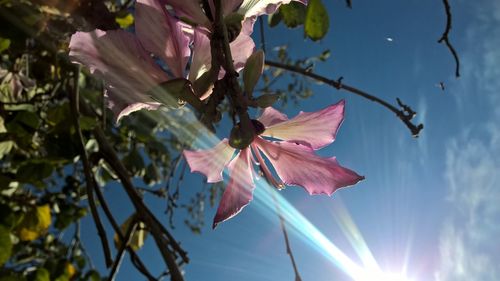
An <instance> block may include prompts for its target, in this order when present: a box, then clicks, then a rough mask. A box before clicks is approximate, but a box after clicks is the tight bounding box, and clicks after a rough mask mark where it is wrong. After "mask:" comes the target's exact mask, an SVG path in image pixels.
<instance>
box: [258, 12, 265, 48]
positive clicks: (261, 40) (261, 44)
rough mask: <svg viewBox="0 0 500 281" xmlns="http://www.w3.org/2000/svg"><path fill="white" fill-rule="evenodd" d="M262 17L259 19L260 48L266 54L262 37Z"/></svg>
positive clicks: (263, 36) (263, 37)
mask: <svg viewBox="0 0 500 281" xmlns="http://www.w3.org/2000/svg"><path fill="white" fill-rule="evenodd" d="M263 18H264V17H259V27H260V48H261V49H262V51H264V53H265V52H266V38H265V35H264V20H263Z"/></svg>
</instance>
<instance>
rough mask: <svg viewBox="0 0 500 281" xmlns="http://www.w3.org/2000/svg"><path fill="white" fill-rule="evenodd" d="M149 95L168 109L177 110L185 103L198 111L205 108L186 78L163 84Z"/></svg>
mask: <svg viewBox="0 0 500 281" xmlns="http://www.w3.org/2000/svg"><path fill="white" fill-rule="evenodd" d="M148 94H149V95H150V96H151V98H152V99H154V100H156V101H158V102H159V103H161V104H163V105H165V106H168V107H173V108H177V107H179V105H182V104H183V103H185V102H187V103H189V104H190V105H192V106H193V107H194V108H195V109H197V110H200V109H201V108H202V107H203V103H202V102H201V101H200V99H199V98H198V97H197V96H196V95H195V94H194V92H193V87H192V85H191V82H190V81H189V80H187V79H184V78H177V79H172V80H169V81H166V82H163V83H161V84H159V85H158V86H156V87H154V88H153V89H152V90H150V91H149V92H148Z"/></svg>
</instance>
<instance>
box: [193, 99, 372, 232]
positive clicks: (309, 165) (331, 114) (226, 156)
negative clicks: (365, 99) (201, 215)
mask: <svg viewBox="0 0 500 281" xmlns="http://www.w3.org/2000/svg"><path fill="white" fill-rule="evenodd" d="M344 104H345V102H344V101H340V102H339V103H337V104H334V105H331V106H329V107H326V108H325V109H322V110H320V111H316V112H301V113H300V114H299V115H297V116H296V117H294V118H293V119H288V118H287V116H286V115H284V114H283V113H281V112H279V111H277V110H275V109H273V108H272V107H268V108H266V109H265V110H264V112H263V113H262V116H260V117H259V118H258V119H257V120H253V122H254V124H255V128H256V134H257V136H256V137H255V139H254V140H253V142H252V144H251V145H250V146H249V147H248V148H245V149H242V150H241V151H239V152H238V154H237V155H236V156H235V157H234V158H233V154H234V152H235V150H236V149H234V148H232V147H231V146H229V143H228V140H227V139H224V140H222V141H221V142H220V143H219V144H217V145H216V146H215V147H213V148H211V149H207V150H197V151H189V150H185V151H184V156H185V157H186V161H187V163H188V164H189V167H190V168H191V171H192V172H199V173H202V174H204V175H205V176H206V177H207V182H210V183H213V182H218V181H222V179H223V178H222V172H223V170H224V168H225V167H228V169H229V174H230V180H229V184H228V186H227V187H226V190H225V191H224V194H223V195H222V199H221V201H220V203H219V207H218V209H217V213H216V215H215V218H214V222H213V227H214V228H215V226H217V224H218V223H220V222H223V221H225V220H228V219H230V218H232V217H233V216H235V215H237V214H238V213H239V212H240V211H241V210H242V208H243V207H245V206H246V205H247V204H248V203H250V201H252V198H253V195H252V193H253V189H254V188H255V185H254V181H253V180H254V175H255V172H254V170H253V165H252V161H251V159H255V161H256V164H257V165H259V166H260V168H261V170H262V172H263V174H264V176H265V177H266V179H267V180H268V181H269V182H271V183H272V184H273V185H275V186H276V187H278V188H281V187H283V186H284V184H286V185H298V186H301V187H303V188H304V189H305V190H306V191H307V192H309V194H311V195H312V194H327V195H332V194H333V192H335V191H336V190H337V189H339V188H341V187H345V186H349V185H354V184H356V183H357V182H358V181H360V180H362V179H364V177H363V176H360V175H358V174H357V173H355V172H354V171H352V170H349V169H347V168H344V167H342V166H340V165H339V163H338V162H337V160H336V159H335V157H331V158H322V157H320V156H318V155H316V154H315V153H314V150H317V149H320V148H322V147H325V146H327V145H329V144H330V143H332V142H333V141H334V140H335V136H336V134H337V130H338V129H339V127H340V125H341V124H342V121H343V119H344ZM264 137H271V138H273V139H281V140H282V141H270V140H267V139H265V138H264ZM262 154H263V155H264V156H265V157H266V158H267V159H268V160H269V162H270V163H271V164H272V166H273V167H274V169H275V170H276V174H277V175H278V177H279V179H280V180H276V179H275V178H274V177H273V175H272V173H271V171H270V170H269V168H268V166H267V164H266V163H265V161H264V159H263V157H262ZM253 155H254V156H255V157H253Z"/></svg>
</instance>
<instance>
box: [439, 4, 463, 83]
mask: <svg viewBox="0 0 500 281" xmlns="http://www.w3.org/2000/svg"><path fill="white" fill-rule="evenodd" d="M443 4H444V9H445V12H446V28H445V30H444V32H443V35H441V38H440V39H439V40H438V43H444V44H445V45H446V47H448V49H449V50H450V52H451V54H452V55H453V58H454V59H455V77H457V78H458V77H460V59H459V58H458V54H457V51H456V50H455V48H454V47H453V45H452V44H451V43H450V39H449V38H448V35H449V33H450V31H451V7H450V3H448V0H443Z"/></svg>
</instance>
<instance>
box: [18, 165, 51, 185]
mask: <svg viewBox="0 0 500 281" xmlns="http://www.w3.org/2000/svg"><path fill="white" fill-rule="evenodd" d="M53 169H54V166H53V165H51V164H49V163H48V162H39V161H31V162H27V163H25V164H23V165H22V166H21V167H19V169H18V170H17V179H18V180H19V181H21V182H25V183H31V184H34V185H37V186H43V182H42V181H43V180H44V179H45V178H48V177H49V176H50V175H52V171H53Z"/></svg>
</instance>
